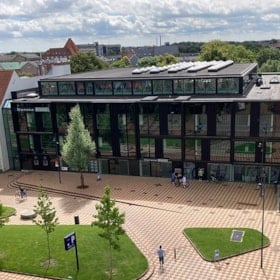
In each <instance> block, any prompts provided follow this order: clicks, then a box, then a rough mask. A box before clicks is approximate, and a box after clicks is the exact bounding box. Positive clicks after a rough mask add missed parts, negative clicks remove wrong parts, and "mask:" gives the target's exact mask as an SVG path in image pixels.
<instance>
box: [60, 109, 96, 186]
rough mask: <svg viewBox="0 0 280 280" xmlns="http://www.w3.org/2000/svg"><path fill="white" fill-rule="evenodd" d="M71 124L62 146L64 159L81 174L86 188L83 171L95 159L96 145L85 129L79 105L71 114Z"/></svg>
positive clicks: (82, 183)
mask: <svg viewBox="0 0 280 280" xmlns="http://www.w3.org/2000/svg"><path fill="white" fill-rule="evenodd" d="M69 116H70V123H69V125H68V127H67V135H66V139H65V142H64V143H63V146H62V153H61V154H62V159H63V160H64V161H65V162H66V163H67V164H68V165H69V166H70V167H71V168H74V169H77V170H78V171H79V172H80V175H81V176H80V178H81V187H82V188H84V187H85V184H84V175H83V171H84V170H85V169H86V168H87V167H88V166H89V163H90V160H91V159H92V157H93V153H94V150H95V144H94V142H93V141H92V140H91V136H90V133H89V131H88V130H87V129H86V128H85V125H84V122H83V117H82V114H81V111H80V107H79V105H76V106H75V107H73V108H72V109H71V111H70V113H69Z"/></svg>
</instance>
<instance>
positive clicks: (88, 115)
mask: <svg viewBox="0 0 280 280" xmlns="http://www.w3.org/2000/svg"><path fill="white" fill-rule="evenodd" d="M92 106H93V105H92V104H90V103H81V104H80V108H81V112H82V115H83V118H84V124H85V128H86V129H87V130H88V131H89V133H90V134H91V135H93V134H94V126H93V108H92Z"/></svg>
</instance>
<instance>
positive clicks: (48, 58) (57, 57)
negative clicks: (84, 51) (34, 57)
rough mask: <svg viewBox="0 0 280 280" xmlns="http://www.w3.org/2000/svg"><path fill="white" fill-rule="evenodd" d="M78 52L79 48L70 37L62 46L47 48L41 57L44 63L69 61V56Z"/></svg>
mask: <svg viewBox="0 0 280 280" xmlns="http://www.w3.org/2000/svg"><path fill="white" fill-rule="evenodd" d="M79 52H80V50H79V48H78V47H77V46H76V44H75V43H74V42H73V41H72V39H71V38H69V39H68V40H67V42H66V44H65V45H64V47H62V48H51V49H48V50H47V51H46V52H45V53H44V54H43V55H42V58H43V60H44V62H45V63H46V62H48V63H67V62H69V60H70V58H71V56H73V55H75V54H78V53H79Z"/></svg>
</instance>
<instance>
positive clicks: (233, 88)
mask: <svg viewBox="0 0 280 280" xmlns="http://www.w3.org/2000/svg"><path fill="white" fill-rule="evenodd" d="M238 93H239V78H219V79H218V94H238Z"/></svg>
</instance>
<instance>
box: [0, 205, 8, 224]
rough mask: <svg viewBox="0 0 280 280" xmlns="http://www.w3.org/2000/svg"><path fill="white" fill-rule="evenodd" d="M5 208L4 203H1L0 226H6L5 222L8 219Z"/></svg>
mask: <svg viewBox="0 0 280 280" xmlns="http://www.w3.org/2000/svg"><path fill="white" fill-rule="evenodd" d="M3 213H4V208H3V205H2V203H0V227H2V226H4V224H5V223H6V222H7V221H8V218H6V217H3Z"/></svg>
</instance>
